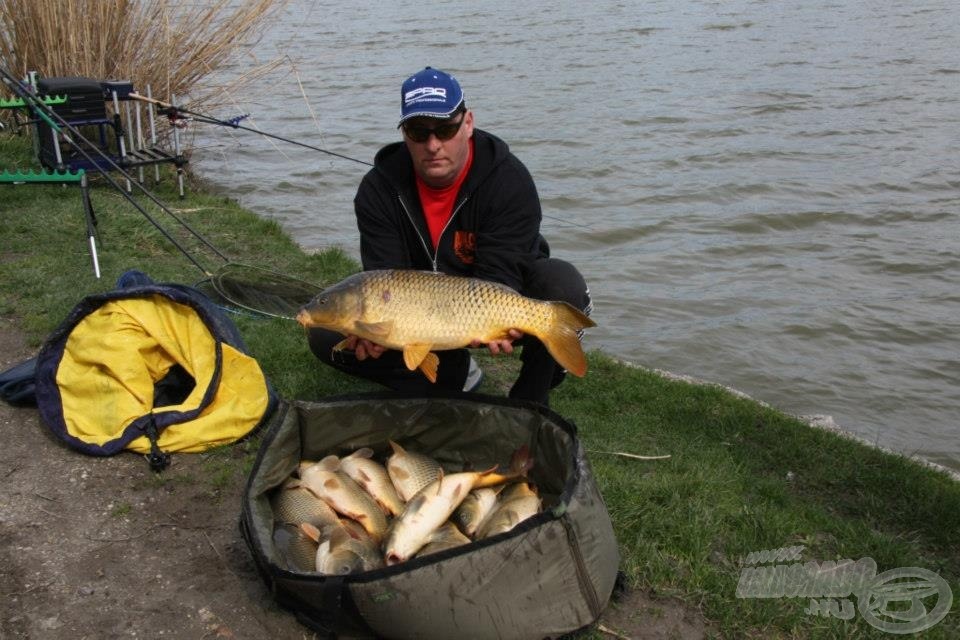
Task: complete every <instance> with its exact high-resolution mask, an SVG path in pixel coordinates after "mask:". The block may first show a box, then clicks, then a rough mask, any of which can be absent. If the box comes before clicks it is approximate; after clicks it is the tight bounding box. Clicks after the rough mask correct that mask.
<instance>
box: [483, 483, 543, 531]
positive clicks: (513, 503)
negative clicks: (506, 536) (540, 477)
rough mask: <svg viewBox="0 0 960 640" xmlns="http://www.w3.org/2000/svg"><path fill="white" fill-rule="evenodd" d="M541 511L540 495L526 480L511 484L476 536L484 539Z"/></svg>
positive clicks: (510, 527)
mask: <svg viewBox="0 0 960 640" xmlns="http://www.w3.org/2000/svg"><path fill="white" fill-rule="evenodd" d="M538 513H540V496H539V495H537V493H536V491H534V490H533V489H532V488H531V487H530V485H528V484H527V483H526V482H518V483H516V484H513V485H510V486H509V487H508V488H507V489H506V490H504V491H503V493H502V495H501V496H500V502H499V503H498V504H497V505H496V507H494V509H493V511H492V512H491V513H490V515H489V516H487V518H486V519H485V520H484V521H483V524H481V525H480V529H479V530H478V531H477V535H476V538H477V539H478V540H482V539H483V538H489V537H490V536H495V535H497V534H498V533H504V532H506V531H510V530H511V529H513V528H514V527H515V526H517V525H518V524H520V523H521V522H523V521H524V520H526V519H527V518H530V517H532V516H535V515H536V514H538Z"/></svg>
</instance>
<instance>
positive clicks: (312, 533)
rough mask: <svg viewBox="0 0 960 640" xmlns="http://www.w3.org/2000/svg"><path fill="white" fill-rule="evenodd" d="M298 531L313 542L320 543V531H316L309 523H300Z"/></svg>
mask: <svg viewBox="0 0 960 640" xmlns="http://www.w3.org/2000/svg"><path fill="white" fill-rule="evenodd" d="M300 531H301V532H303V534H304V535H306V536H307V537H308V538H310V539H311V540H313V541H314V542H320V536H321V534H320V529H317V528H316V527H315V526H313V525H312V524H310V523H309V522H302V523H300Z"/></svg>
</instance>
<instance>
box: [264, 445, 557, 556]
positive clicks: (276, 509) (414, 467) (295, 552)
mask: <svg viewBox="0 0 960 640" xmlns="http://www.w3.org/2000/svg"><path fill="white" fill-rule="evenodd" d="M390 446H391V447H392V448H393V453H392V454H391V455H390V456H389V457H387V458H386V459H385V460H383V461H382V462H381V461H377V460H375V459H374V457H373V456H374V454H373V451H372V450H371V449H369V448H362V449H358V450H356V451H354V452H352V453H351V454H350V455H348V456H344V457H338V456H333V455H330V456H326V457H325V458H323V459H322V460H320V461H319V462H312V461H301V463H300V465H299V466H298V468H297V470H296V471H295V472H294V474H293V476H291V477H290V478H288V479H287V481H286V482H284V483H283V485H281V486H280V487H279V488H277V489H276V490H275V491H274V493H273V494H272V496H271V500H270V504H271V507H272V510H273V514H274V523H275V524H274V535H273V542H274V545H275V546H276V548H277V549H278V551H279V552H280V554H281V556H282V557H283V558H284V559H285V561H286V563H287V565H288V568H289V569H290V570H293V571H301V572H319V573H322V574H328V575H347V574H350V573H358V572H363V571H370V570H373V569H378V568H381V567H383V566H389V565H394V564H399V563H401V562H405V561H406V560H409V559H410V558H414V557H420V556H424V555H427V554H431V553H437V552H439V551H445V550H447V549H452V548H454V547H458V546H461V545H465V544H469V543H470V542H473V541H475V540H481V539H484V538H487V537H491V536H494V535H497V534H500V533H504V532H507V531H510V530H511V529H513V528H514V527H516V526H517V525H518V524H520V523H521V522H522V521H524V520H526V519H527V518H529V517H531V516H534V515H536V514H537V513H539V512H540V511H541V508H542V505H541V500H540V497H539V495H538V494H537V491H536V488H535V486H534V485H532V484H531V483H528V482H527V480H526V475H527V472H528V471H529V470H530V468H531V467H532V466H533V460H532V458H531V457H530V453H529V450H528V449H527V447H525V446H523V447H520V448H519V449H517V450H516V451H515V452H514V454H513V456H512V459H511V460H510V468H509V470H508V471H507V472H506V473H498V472H497V467H493V468H491V469H487V470H483V471H462V472H450V473H447V472H446V471H445V470H444V469H443V467H442V466H441V465H440V463H438V462H437V461H435V460H433V459H432V458H430V456H427V455H425V454H422V453H419V452H415V451H407V450H405V449H404V448H403V447H401V446H400V445H399V444H397V443H396V442H390Z"/></svg>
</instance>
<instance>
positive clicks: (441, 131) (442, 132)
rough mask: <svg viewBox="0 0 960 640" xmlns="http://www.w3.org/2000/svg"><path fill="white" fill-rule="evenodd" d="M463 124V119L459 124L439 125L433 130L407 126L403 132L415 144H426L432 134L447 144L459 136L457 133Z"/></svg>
mask: <svg viewBox="0 0 960 640" xmlns="http://www.w3.org/2000/svg"><path fill="white" fill-rule="evenodd" d="M462 124H463V118H461V119H460V120H459V121H458V122H449V123H447V124H441V125H437V126H436V127H433V128H432V129H431V128H429V127H407V126H405V127H404V128H403V130H404V131H405V132H406V133H407V137H408V138H410V139H411V140H413V141H414V142H426V141H427V140H429V139H430V134H431V133H432V134H433V135H435V136H437V140H439V141H441V142H445V141H447V140H449V139H450V138H452V137H453V136H455V135H457V131H459V130H460V125H462Z"/></svg>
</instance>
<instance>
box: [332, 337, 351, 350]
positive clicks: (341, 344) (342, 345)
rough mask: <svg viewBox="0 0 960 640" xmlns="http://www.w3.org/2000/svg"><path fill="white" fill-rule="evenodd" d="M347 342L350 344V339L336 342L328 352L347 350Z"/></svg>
mask: <svg viewBox="0 0 960 640" xmlns="http://www.w3.org/2000/svg"><path fill="white" fill-rule="evenodd" d="M348 342H350V338H344V339H343V340H341V341H340V342H338V343H337V344H335V345H333V347H332V348H331V349H330V350H331V351H343V350H344V349H346V348H347V343H348Z"/></svg>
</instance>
